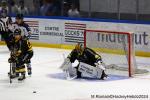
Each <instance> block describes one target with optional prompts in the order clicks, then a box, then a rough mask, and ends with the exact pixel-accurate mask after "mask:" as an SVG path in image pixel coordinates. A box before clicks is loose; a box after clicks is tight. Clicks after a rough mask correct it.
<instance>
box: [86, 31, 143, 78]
mask: <svg viewBox="0 0 150 100" xmlns="http://www.w3.org/2000/svg"><path fill="white" fill-rule="evenodd" d="M112 37H113V38H112ZM119 37H120V38H119ZM109 39H110V40H111V41H109ZM119 39H120V41H121V42H117V40H118V41H119ZM112 40H113V41H112ZM84 46H85V47H86V46H87V47H89V48H92V49H95V50H96V51H97V52H100V53H101V52H102V53H105V54H106V55H107V54H111V53H112V54H117V55H118V54H120V55H122V58H121V57H120V58H119V60H122V61H121V63H124V62H125V61H126V60H127V62H126V63H127V65H126V67H122V65H123V64H122V65H120V66H119V65H118V64H117V63H115V62H113V63H112V64H110V65H115V66H116V67H117V68H116V69H117V70H122V71H127V73H128V76H129V77H131V76H133V75H134V74H135V73H137V74H141V73H144V72H145V70H144V71H143V70H139V69H137V66H136V60H135V50H134V33H132V32H117V31H108V30H85V31H84ZM107 51H109V52H107ZM119 52H120V53H119ZM123 55H124V56H123ZM103 57H104V58H105V56H103ZM103 57H102V59H103ZM108 57H109V56H108ZM105 59H107V58H105ZM111 59H112V60H114V59H116V58H115V57H112V58H111ZM119 60H118V61H119ZM116 61H117V60H116ZM104 63H105V62H104ZM114 63H115V64H114ZM124 65H125V64H124ZM113 68H114V66H113Z"/></svg>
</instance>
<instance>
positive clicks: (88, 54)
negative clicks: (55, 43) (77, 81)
mask: <svg viewBox="0 0 150 100" xmlns="http://www.w3.org/2000/svg"><path fill="white" fill-rule="evenodd" d="M75 60H78V62H79V64H78V65H77V66H76V67H72V64H71V63H74V61H75ZM102 63H103V62H102V59H101V56H100V55H98V54H97V53H96V52H95V51H93V50H92V49H90V48H87V47H86V48H84V47H82V44H80V43H78V44H77V45H76V47H75V49H73V50H72V52H71V53H70V54H69V56H68V57H67V58H66V59H65V60H64V63H63V64H62V65H61V67H60V68H61V69H62V70H63V71H64V72H65V73H66V78H67V79H74V78H81V77H90V78H98V79H104V78H105V77H107V75H106V74H105V67H104V66H103V64H102Z"/></svg>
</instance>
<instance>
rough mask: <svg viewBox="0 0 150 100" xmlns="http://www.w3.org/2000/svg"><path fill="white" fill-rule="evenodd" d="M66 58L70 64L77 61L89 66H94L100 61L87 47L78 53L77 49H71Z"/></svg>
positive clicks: (98, 56) (99, 57)
mask: <svg viewBox="0 0 150 100" xmlns="http://www.w3.org/2000/svg"><path fill="white" fill-rule="evenodd" d="M68 58H69V59H70V61H71V63H73V62H74V61H75V60H78V61H79V62H84V63H86V64H89V65H91V66H95V64H94V63H96V62H98V61H101V56H100V55H99V54H97V53H96V52H95V51H93V50H92V49H90V48H88V47H86V48H83V51H82V52H79V51H78V50H77V49H73V50H72V52H71V53H70V54H69V56H68Z"/></svg>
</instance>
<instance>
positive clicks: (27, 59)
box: [25, 52, 33, 75]
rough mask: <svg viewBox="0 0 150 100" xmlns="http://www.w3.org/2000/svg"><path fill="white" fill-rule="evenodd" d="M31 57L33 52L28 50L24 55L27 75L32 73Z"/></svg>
mask: <svg viewBox="0 0 150 100" xmlns="http://www.w3.org/2000/svg"><path fill="white" fill-rule="evenodd" d="M32 57H33V52H28V53H27V54H26V55H25V63H26V67H27V71H28V75H32V66H31V58H32Z"/></svg>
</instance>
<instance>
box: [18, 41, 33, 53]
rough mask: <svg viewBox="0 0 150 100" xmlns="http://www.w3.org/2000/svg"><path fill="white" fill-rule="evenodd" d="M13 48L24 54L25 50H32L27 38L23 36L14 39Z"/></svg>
mask: <svg viewBox="0 0 150 100" xmlns="http://www.w3.org/2000/svg"><path fill="white" fill-rule="evenodd" d="M15 48H16V49H17V51H21V53H22V54H25V53H27V52H33V50H32V45H31V43H30V42H29V40H27V39H23V38H21V39H20V40H18V41H15Z"/></svg>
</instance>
